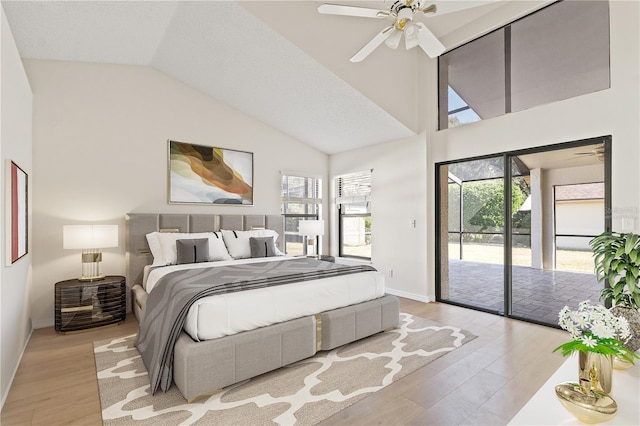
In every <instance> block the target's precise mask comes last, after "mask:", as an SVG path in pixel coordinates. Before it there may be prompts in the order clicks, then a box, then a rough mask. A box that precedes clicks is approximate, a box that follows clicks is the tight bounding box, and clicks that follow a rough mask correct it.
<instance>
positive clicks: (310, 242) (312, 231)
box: [298, 219, 324, 258]
mask: <svg viewBox="0 0 640 426" xmlns="http://www.w3.org/2000/svg"><path fill="white" fill-rule="evenodd" d="M298 234H299V235H303V236H306V237H307V256H308V257H315V258H317V257H318V256H319V255H320V247H317V250H316V249H315V248H314V245H315V242H316V238H317V237H318V236H320V235H324V220H315V219H314V220H301V221H300V222H299V224H298Z"/></svg>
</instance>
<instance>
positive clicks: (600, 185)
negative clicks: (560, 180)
mask: <svg viewBox="0 0 640 426" xmlns="http://www.w3.org/2000/svg"><path fill="white" fill-rule="evenodd" d="M555 194H556V201H573V200H598V199H604V182H596V183H583V184H577V185H558V186H556V187H555Z"/></svg>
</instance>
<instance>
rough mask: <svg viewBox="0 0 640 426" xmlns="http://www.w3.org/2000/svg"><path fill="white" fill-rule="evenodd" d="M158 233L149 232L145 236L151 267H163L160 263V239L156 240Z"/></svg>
mask: <svg viewBox="0 0 640 426" xmlns="http://www.w3.org/2000/svg"><path fill="white" fill-rule="evenodd" d="M158 234H160V232H151V233H149V234H147V243H149V250H151V255H152V256H153V263H152V264H151V266H164V265H165V264H164V263H161V262H162V246H161V245H160V239H159V238H158Z"/></svg>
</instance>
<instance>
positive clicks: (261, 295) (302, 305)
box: [144, 256, 385, 340]
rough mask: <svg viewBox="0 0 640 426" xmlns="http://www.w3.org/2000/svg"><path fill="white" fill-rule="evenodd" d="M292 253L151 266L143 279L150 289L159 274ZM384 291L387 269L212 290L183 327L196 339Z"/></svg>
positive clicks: (333, 306)
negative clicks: (222, 291)
mask: <svg viewBox="0 0 640 426" xmlns="http://www.w3.org/2000/svg"><path fill="white" fill-rule="evenodd" d="M290 259H295V258H291V257H283V256H278V257H268V258H260V259H240V260H228V261H218V262H207V263H196V264H188V265H173V266H164V267H161V268H157V269H153V270H151V271H150V272H149V273H148V276H147V279H146V280H145V283H144V284H145V289H146V290H147V292H148V293H151V292H152V291H153V287H154V286H155V285H156V284H157V283H158V280H160V278H162V277H163V276H164V275H166V274H168V273H170V272H173V271H177V270H183V269H190V268H205V267H217V266H224V265H234V264H241V263H251V262H265V261H267V262H269V261H277V260H290ZM384 291H385V289H384V276H383V274H382V273H380V272H377V271H368V272H362V273H357V274H350V275H343V276H339V277H331V278H323V279H319V280H314V281H306V282H303V283H296V284H285V285H279V286H273V287H267V288H261V289H256V290H249V291H241V292H236V293H228V294H221V295H217V296H209V297H205V298H202V299H200V300H198V301H197V302H196V303H195V304H194V305H193V306H192V307H191V309H190V310H189V313H188V314H187V319H186V322H185V325H184V329H185V331H186V332H187V333H188V334H189V335H190V336H191V337H192V338H193V339H194V340H210V339H216V338H218V337H223V336H229V335H232V334H236V333H240V332H242V331H248V330H253V329H255V328H259V327H265V326H268V325H272V324H276V323H279V322H283V321H288V320H292V319H295V318H300V317H304V316H308V315H314V314H316V313H319V312H323V311H327V310H331V309H336V308H340V307H343V306H348V305H353V304H355V303H360V302H365V301H367V300H373V299H376V298H378V297H382V296H383V295H384Z"/></svg>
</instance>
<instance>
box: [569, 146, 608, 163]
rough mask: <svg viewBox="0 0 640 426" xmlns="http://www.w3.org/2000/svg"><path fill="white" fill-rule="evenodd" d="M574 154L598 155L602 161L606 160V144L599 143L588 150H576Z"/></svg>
mask: <svg viewBox="0 0 640 426" xmlns="http://www.w3.org/2000/svg"><path fill="white" fill-rule="evenodd" d="M574 155H579V156H589V157H596V158H597V159H598V160H600V161H604V145H598V146H596V147H594V148H593V149H592V150H590V151H587V152H576V153H574Z"/></svg>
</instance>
